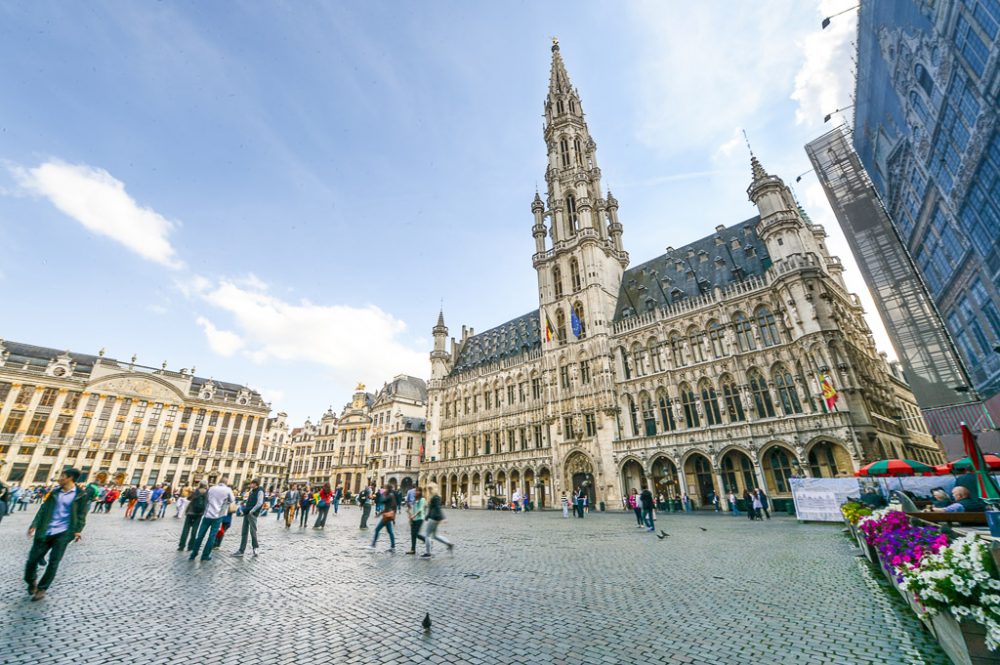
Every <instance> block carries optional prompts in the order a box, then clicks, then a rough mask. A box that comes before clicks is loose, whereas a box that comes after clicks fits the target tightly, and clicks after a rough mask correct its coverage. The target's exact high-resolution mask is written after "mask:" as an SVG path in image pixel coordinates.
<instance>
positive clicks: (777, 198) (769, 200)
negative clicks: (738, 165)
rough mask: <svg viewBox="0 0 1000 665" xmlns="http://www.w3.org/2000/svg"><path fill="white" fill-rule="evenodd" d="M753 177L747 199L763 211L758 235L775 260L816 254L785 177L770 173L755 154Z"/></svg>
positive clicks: (777, 261) (751, 169)
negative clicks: (807, 253) (808, 253)
mask: <svg viewBox="0 0 1000 665" xmlns="http://www.w3.org/2000/svg"><path fill="white" fill-rule="evenodd" d="M750 175H751V182H750V186H749V187H748V188H747V196H749V197H750V200H751V201H752V202H753V203H754V205H756V206H757V209H758V211H759V212H760V227H759V228H758V234H759V235H760V237H761V239H762V240H763V241H764V242H766V243H767V251H768V254H770V256H771V260H772V261H773V262H774V263H776V264H777V263H780V262H781V261H783V260H785V259H786V258H788V257H790V256H797V255H801V254H803V253H805V252H812V253H815V251H816V247H815V243H814V242H813V241H812V237H811V232H810V231H809V229H808V225H807V224H806V222H805V220H803V218H802V215H801V214H800V213H799V206H798V203H797V202H796V201H795V197H794V196H792V192H791V190H790V189H788V186H787V185H785V183H784V181H783V180H782V179H781V178H779V177H778V176H776V175H771V174H770V173H768V172H767V171H766V170H765V169H764V167H763V166H762V165H761V163H760V160H759V159H757V155H755V154H753V152H751V153H750Z"/></svg>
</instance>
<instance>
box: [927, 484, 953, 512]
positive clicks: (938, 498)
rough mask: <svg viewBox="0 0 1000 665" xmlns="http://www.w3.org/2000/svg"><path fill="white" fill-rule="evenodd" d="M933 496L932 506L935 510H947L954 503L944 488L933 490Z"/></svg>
mask: <svg viewBox="0 0 1000 665" xmlns="http://www.w3.org/2000/svg"><path fill="white" fill-rule="evenodd" d="M931 496H932V497H934V500H933V503H932V505H933V506H934V507H935V508H946V507H947V506H950V505H951V504H952V503H953V502H952V500H951V497H950V496H948V493H947V492H945V491H944V488H942V487H935V488H934V489H932V490H931Z"/></svg>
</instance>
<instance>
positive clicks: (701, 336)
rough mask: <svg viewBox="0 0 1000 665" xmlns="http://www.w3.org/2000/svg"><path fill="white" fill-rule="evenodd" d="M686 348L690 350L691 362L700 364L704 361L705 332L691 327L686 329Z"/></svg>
mask: <svg viewBox="0 0 1000 665" xmlns="http://www.w3.org/2000/svg"><path fill="white" fill-rule="evenodd" d="M688 348H690V349H691V362H696V363H700V362H702V361H703V360H705V331H704V330H702V329H701V328H696V327H694V326H691V327H690V328H688Z"/></svg>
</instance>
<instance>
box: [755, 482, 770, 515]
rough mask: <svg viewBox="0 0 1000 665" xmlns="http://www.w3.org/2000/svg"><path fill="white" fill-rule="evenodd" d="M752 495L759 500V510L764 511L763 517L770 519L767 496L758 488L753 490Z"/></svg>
mask: <svg viewBox="0 0 1000 665" xmlns="http://www.w3.org/2000/svg"><path fill="white" fill-rule="evenodd" d="M754 494H756V495H757V498H758V499H759V500H760V508H761V510H763V511H764V515H765V516H766V517H767V519H771V510H770V504H769V503H768V501H767V495H766V494H764V491H763V490H762V489H761V488H759V487H758V488H757V489H756V490H755V492H754Z"/></svg>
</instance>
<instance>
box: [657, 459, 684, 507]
mask: <svg viewBox="0 0 1000 665" xmlns="http://www.w3.org/2000/svg"><path fill="white" fill-rule="evenodd" d="M650 471H651V473H652V476H653V487H654V488H655V490H656V495H657V496H659V495H661V494H662V495H663V496H664V497H665V498H667V499H679V498H680V497H681V486H680V476H679V475H678V474H677V466H676V465H675V464H674V463H673V462H672V461H671V460H670V459H669V458H667V457H663V456H660V457H657V458H656V459H654V460H653V465H652V466H651V467H650Z"/></svg>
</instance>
